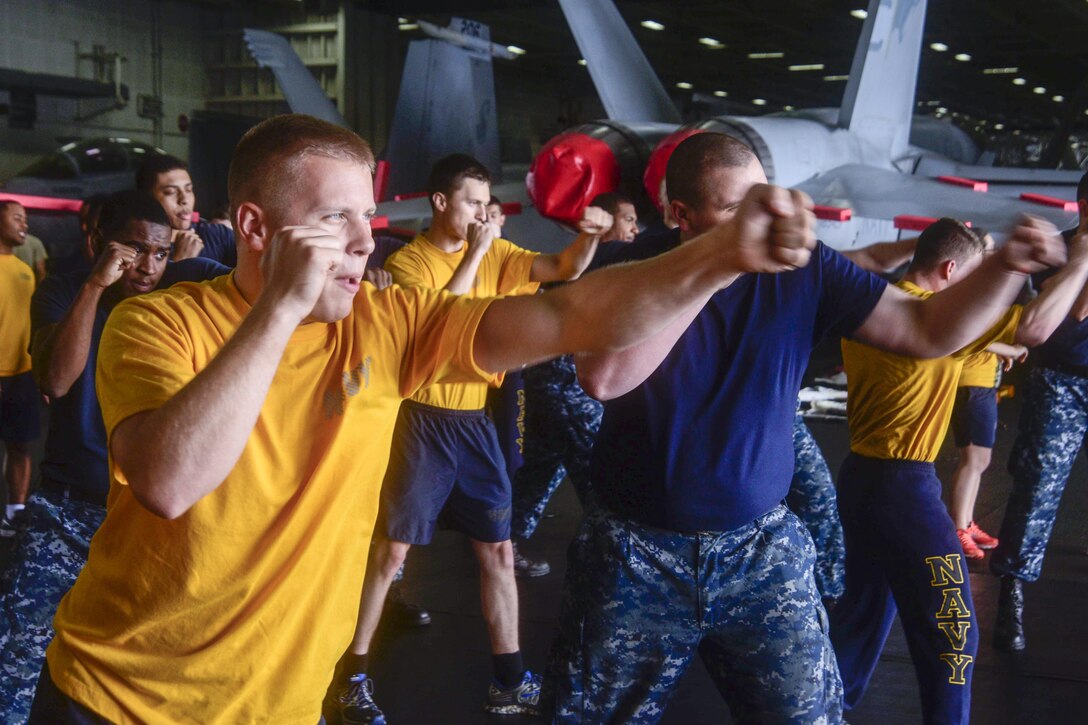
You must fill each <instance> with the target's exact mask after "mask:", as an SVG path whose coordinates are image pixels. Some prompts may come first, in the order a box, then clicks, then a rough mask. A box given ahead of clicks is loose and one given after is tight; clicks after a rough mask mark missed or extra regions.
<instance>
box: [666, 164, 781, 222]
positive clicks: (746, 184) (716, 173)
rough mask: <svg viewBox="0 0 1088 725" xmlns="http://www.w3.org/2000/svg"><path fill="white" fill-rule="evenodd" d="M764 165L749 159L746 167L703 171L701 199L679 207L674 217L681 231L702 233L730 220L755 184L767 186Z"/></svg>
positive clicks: (724, 167)
mask: <svg viewBox="0 0 1088 725" xmlns="http://www.w3.org/2000/svg"><path fill="white" fill-rule="evenodd" d="M766 183H767V175H766V174H764V173H763V165H762V164H760V163H759V161H758V160H756V159H752V161H751V162H750V163H749V164H748V165H747V166H731V167H726V166H718V167H714V168H712V169H708V170H707V171H706V172H704V179H703V184H702V186H703V199H702V202H701V203H700V204H698V205H697V206H691V205H687V204H681V205H680V206H681V209H676V208H675V207H674V209H673V214H674V215H675V216H676V221H677V222H678V223H679V224H680V229H681V230H682V231H684V232H689V233H691V234H702V233H703V232H705V231H708V230H710V229H712V228H714V227H716V226H718V225H719V224H724V223H725V222H727V221H729V220H730V219H732V218H733V217H734V216H735V215H736V213H737V209H738V208H740V203H741V202H742V201H743V200H744V197H745V195H746V194H747V193H748V192H749V191H750V190H751V188H752V187H753V186H755V185H756V184H766Z"/></svg>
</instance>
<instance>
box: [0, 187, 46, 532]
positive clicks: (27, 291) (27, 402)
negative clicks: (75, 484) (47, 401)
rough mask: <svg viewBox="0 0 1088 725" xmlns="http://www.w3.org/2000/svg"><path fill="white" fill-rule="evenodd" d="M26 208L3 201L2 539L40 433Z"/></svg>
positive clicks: (20, 500)
mask: <svg viewBox="0 0 1088 725" xmlns="http://www.w3.org/2000/svg"><path fill="white" fill-rule="evenodd" d="M26 237H27V223H26V209H24V208H23V205H22V204H20V203H19V202H16V201H0V440H3V441H4V452H5V453H6V460H5V463H4V477H5V478H6V479H7V487H8V504H7V509H6V510H5V511H4V515H3V516H2V517H0V537H2V538H5V539H7V538H11V537H14V536H15V533H16V527H15V523H14V518H15V515H16V514H18V513H19V512H20V511H22V510H23V508H25V506H26V497H27V494H29V493H30V443H31V442H32V441H34V440H37V438H38V436H39V435H40V433H41V427H40V421H39V419H38V418H39V413H38V406H39V405H41V402H40V400H39V398H38V388H37V386H36V385H35V384H34V376H33V375H32V374H31V372H30V353H29V352H28V349H29V347H30V298H31V297H32V296H33V295H34V286H35V283H34V270H33V269H31V268H30V267H28V266H27V265H26V263H24V262H23V261H22V260H21V259H19V258H18V257H16V256H15V250H16V249H18V248H19V247H20V246H22V245H23V244H24V243H25V242H26Z"/></svg>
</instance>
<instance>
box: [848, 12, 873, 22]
mask: <svg viewBox="0 0 1088 725" xmlns="http://www.w3.org/2000/svg"><path fill="white" fill-rule="evenodd" d="M850 17H852V18H857V19H858V20H864V19H865V18H867V17H869V13H868V11H866V10H851V11H850Z"/></svg>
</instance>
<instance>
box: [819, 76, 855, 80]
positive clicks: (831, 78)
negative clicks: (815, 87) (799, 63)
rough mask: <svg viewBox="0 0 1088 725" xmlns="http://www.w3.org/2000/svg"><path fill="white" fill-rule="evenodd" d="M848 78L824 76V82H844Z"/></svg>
mask: <svg viewBox="0 0 1088 725" xmlns="http://www.w3.org/2000/svg"><path fill="white" fill-rule="evenodd" d="M849 77H850V76H824V80H825V81H845V80H847V79H848V78H849Z"/></svg>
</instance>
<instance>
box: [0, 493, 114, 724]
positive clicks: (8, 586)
mask: <svg viewBox="0 0 1088 725" xmlns="http://www.w3.org/2000/svg"><path fill="white" fill-rule="evenodd" d="M24 515H25V517H26V519H25V521H26V528H25V530H24V531H22V532H21V534H20V537H19V539H18V541H17V543H16V546H15V549H14V551H13V552H12V559H11V561H10V562H9V563H8V567H7V569H5V571H4V575H3V580H2V583H0V586H2V591H3V598H2V599H0V712H2V713H4V717H5V718H6V719H5V721H4V722H10V723H15V722H19V723H22V722H26V720H27V716H28V715H29V714H30V704H31V703H32V702H33V700H34V689H35V687H36V686H37V682H38V675H39V674H40V673H41V670H42V664H43V662H44V661H45V648H46V646H48V644H49V642H50V641H51V640H52V639H53V614H54V612H55V611H56V609H57V604H59V603H60V600H61V598H62V597H63V596H64V595H65V593H66V592H67V591H68V590H69V589H70V588H71V587H72V584H73V583H74V582H75V580H76V576H78V575H79V572H80V570H81V569H82V568H83V565H84V564H85V563H86V562H87V552H88V549H89V547H90V544H91V537H92V536H93V535H94V532H95V531H97V530H98V527H99V526H101V525H102V520H103V519H104V518H105V517H106V508H105V507H104V506H96V505H94V504H92V503H87V502H84V501H77V500H74V499H68V500H65V499H64V497H63V496H61V495H59V494H56V493H53V492H50V491H38V492H36V493H34V494H33V495H32V496H31V497H30V499H29V500H28V501H27V506H26V509H25V514H24Z"/></svg>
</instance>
